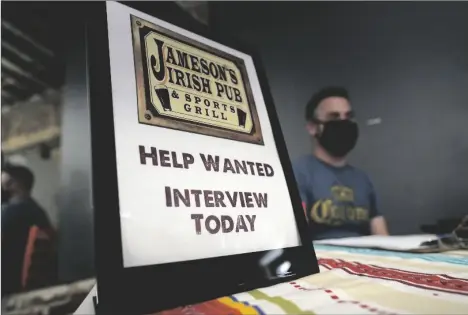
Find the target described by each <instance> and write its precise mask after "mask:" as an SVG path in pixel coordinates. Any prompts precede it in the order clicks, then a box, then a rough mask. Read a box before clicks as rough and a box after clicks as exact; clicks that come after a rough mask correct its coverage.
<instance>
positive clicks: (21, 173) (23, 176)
mask: <svg viewBox="0 0 468 315" xmlns="http://www.w3.org/2000/svg"><path fill="white" fill-rule="evenodd" d="M3 171H4V172H5V173H7V174H8V175H10V177H11V178H12V179H14V180H15V181H17V182H18V183H19V184H20V185H21V186H22V187H23V188H24V189H26V190H27V191H28V192H30V191H31V190H32V188H33V186H34V174H33V173H32V172H31V170H30V169H29V168H27V167H24V166H18V165H11V164H10V165H6V166H5V168H4V169H3Z"/></svg>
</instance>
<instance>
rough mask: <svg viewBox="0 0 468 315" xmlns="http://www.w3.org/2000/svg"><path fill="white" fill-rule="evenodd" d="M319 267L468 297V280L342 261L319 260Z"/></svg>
mask: <svg viewBox="0 0 468 315" xmlns="http://www.w3.org/2000/svg"><path fill="white" fill-rule="evenodd" d="M319 265H321V266H323V267H325V268H327V269H330V270H331V269H341V270H343V271H345V272H347V273H349V274H351V275H356V276H361V277H369V278H377V279H382V280H390V281H396V282H399V283H402V284H405V285H408V286H412V287H417V288H421V289H426V290H435V291H441V292H446V293H455V294H462V295H468V280H467V279H462V278H454V277H448V276H446V275H442V274H425V273H419V272H412V271H407V270H399V269H393V268H385V267H381V266H375V265H366V264H362V263H359V262H355V261H353V262H349V261H345V260H341V259H329V258H321V259H319Z"/></svg>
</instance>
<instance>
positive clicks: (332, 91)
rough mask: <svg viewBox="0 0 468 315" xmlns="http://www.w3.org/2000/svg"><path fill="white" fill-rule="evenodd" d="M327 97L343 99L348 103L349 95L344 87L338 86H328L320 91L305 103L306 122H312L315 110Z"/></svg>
mask: <svg viewBox="0 0 468 315" xmlns="http://www.w3.org/2000/svg"><path fill="white" fill-rule="evenodd" d="M328 97H343V98H345V99H347V100H348V101H349V93H348V90H346V89H345V88H344V87H340V86H329V87H325V88H323V89H321V90H320V91H318V92H317V93H315V94H314V95H312V97H311V99H310V100H309V102H308V103H307V106H306V112H305V118H306V120H307V121H314V119H315V110H316V109H317V107H318V106H319V104H320V102H321V101H323V100H324V99H326V98H328Z"/></svg>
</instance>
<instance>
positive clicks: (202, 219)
mask: <svg viewBox="0 0 468 315" xmlns="http://www.w3.org/2000/svg"><path fill="white" fill-rule="evenodd" d="M107 15H108V31H109V52H110V64H111V79H112V97H113V108H114V128H115V142H116V143H115V144H116V159H117V175H118V187H119V202H120V217H121V229H122V245H123V259H124V266H125V267H134V266H142V265H153V264H161V263H169V262H177V261H184V260H193V259H201V258H210V257H218V256H225V255H233V254H241V253H248V252H256V251H263V250H271V249H277V248H286V247H294V246H299V245H300V239H299V236H298V232H297V227H296V223H295V218H294V213H293V209H292V204H291V200H290V196H289V191H288V186H287V184H286V180H285V176H284V173H283V170H282V166H281V163H280V159H279V156H278V153H277V150H276V145H275V142H274V138H273V134H272V130H271V128H272V127H271V124H270V122H269V119H268V114H267V110H266V107H265V103H264V100H263V96H262V93H261V90H260V85H259V81H258V78H257V74H256V71H255V68H254V64H253V61H252V58H251V57H250V56H248V55H246V54H244V53H241V52H239V51H236V50H233V49H231V48H228V47H226V46H223V45H221V44H218V43H216V42H213V41H211V40H208V39H206V38H203V37H201V36H198V35H195V34H193V33H191V32H188V31H186V30H183V29H181V28H178V27H176V26H173V25H171V24H169V23H166V22H164V21H162V20H159V19H156V18H154V17H151V16H149V15H146V14H143V13H141V12H138V11H136V10H133V9H131V8H128V7H126V6H124V5H121V4H119V3H116V2H107ZM210 161H213V162H214V163H210Z"/></svg>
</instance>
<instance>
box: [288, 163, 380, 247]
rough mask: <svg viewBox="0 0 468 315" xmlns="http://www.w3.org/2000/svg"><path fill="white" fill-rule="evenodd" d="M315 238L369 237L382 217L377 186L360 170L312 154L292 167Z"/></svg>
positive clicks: (311, 231) (313, 237)
mask: <svg viewBox="0 0 468 315" xmlns="http://www.w3.org/2000/svg"><path fill="white" fill-rule="evenodd" d="M293 169H294V174H295V177H296V181H297V184H298V187H299V192H300V194H301V198H302V205H303V206H304V211H305V213H306V215H307V219H308V221H309V229H310V233H311V235H312V239H314V240H320V239H327V238H341V237H353V236H362V235H369V234H370V220H371V219H372V218H374V217H376V216H379V215H380V214H379V212H378V209H377V208H378V207H377V201H376V196H375V191H374V187H373V185H372V182H371V181H370V179H369V178H368V177H367V175H366V174H365V173H364V172H362V171H361V170H359V169H357V168H355V167H353V166H351V165H346V166H343V167H334V166H331V165H328V164H326V163H325V162H322V161H320V160H319V159H317V158H316V157H314V156H312V155H308V156H304V157H302V158H300V159H299V160H297V161H296V162H295V163H294V164H293Z"/></svg>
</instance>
